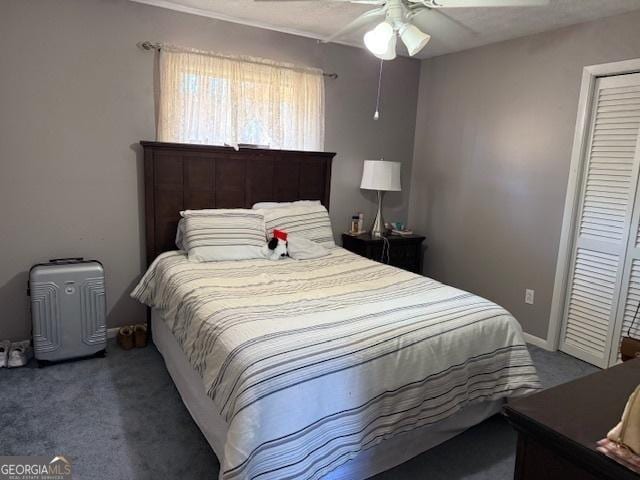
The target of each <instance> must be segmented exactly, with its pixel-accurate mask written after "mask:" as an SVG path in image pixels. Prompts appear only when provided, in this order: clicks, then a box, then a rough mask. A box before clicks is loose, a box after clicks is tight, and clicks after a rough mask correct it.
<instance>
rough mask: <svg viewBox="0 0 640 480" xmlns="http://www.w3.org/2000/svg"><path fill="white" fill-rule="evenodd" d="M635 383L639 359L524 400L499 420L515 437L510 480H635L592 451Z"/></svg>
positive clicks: (616, 419)
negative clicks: (506, 423)
mask: <svg viewBox="0 0 640 480" xmlns="http://www.w3.org/2000/svg"><path fill="white" fill-rule="evenodd" d="M639 383H640V359H637V360H631V361H629V362H626V363H624V364H622V365H617V366H615V367H612V368H609V369H608V370H603V371H601V372H597V373H594V374H592V375H588V376H586V377H583V378H581V379H578V380H575V381H573V382H569V383H565V384H564V385H559V386H557V387H554V388H550V389H548V390H544V391H542V392H539V393H536V394H533V395H531V396H528V397H525V398H519V399H515V400H510V401H509V404H508V405H507V406H506V407H505V409H504V410H505V415H506V416H507V418H508V419H509V422H510V423H511V424H512V425H513V426H514V427H515V429H516V430H517V431H518V449H517V454H516V469H515V475H514V478H515V479H516V480H560V479H562V480H596V479H598V480H613V479H616V480H632V479H633V480H638V479H640V475H638V474H636V473H634V472H632V471H631V470H629V469H627V468H625V467H623V466H622V465H620V464H618V463H616V462H615V461H614V460H611V459H610V458H607V457H606V456H605V455H603V454H601V453H600V452H598V451H597V450H596V442H597V441H598V440H601V439H602V438H604V437H605V436H606V434H607V432H608V431H609V430H610V429H611V428H613V427H614V426H615V425H616V424H617V423H618V422H619V421H620V417H621V416H622V411H623V410H624V406H625V404H626V402H627V400H628V398H629V395H631V392H633V390H634V388H635V387H636V386H637V385H638V384H639Z"/></svg>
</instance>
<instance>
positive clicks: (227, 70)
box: [158, 48, 324, 150]
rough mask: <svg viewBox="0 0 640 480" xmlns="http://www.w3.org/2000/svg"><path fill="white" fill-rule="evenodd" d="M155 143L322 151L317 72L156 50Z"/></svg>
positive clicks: (321, 105)
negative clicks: (156, 125) (158, 81)
mask: <svg viewBox="0 0 640 480" xmlns="http://www.w3.org/2000/svg"><path fill="white" fill-rule="evenodd" d="M158 140H160V141H164V142H181V143H204V144H210V145H224V144H228V145H234V146H236V145H238V144H242V143H247V144H255V145H264V146H268V147H270V148H277V149H289V150H323V148H324V80H323V76H322V72H321V71H320V70H315V69H309V68H298V67H294V66H291V65H283V64H276V63H273V62H269V61H266V60H258V59H251V58H229V57H224V56H218V55H213V54H207V53H201V52H191V51H178V50H173V49H167V48H163V49H162V51H161V53H160V110H159V117H158Z"/></svg>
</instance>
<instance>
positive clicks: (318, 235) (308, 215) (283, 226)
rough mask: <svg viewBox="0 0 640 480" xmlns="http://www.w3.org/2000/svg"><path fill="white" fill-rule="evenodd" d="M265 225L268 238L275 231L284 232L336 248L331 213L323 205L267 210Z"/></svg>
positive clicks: (292, 206) (264, 210)
mask: <svg viewBox="0 0 640 480" xmlns="http://www.w3.org/2000/svg"><path fill="white" fill-rule="evenodd" d="M255 211H261V212H263V213H264V223H265V227H266V233H267V238H271V237H272V236H273V229H274V228H277V229H278V230H284V231H285V232H287V234H290V235H291V234H293V235H299V236H301V237H304V238H307V239H309V240H312V241H314V242H316V243H319V244H320V245H322V246H323V247H326V248H332V247H335V245H336V244H335V242H334V241H333V232H332V230H331V220H330V219H329V212H327V209H326V208H324V207H323V206H322V205H291V206H288V207H277V208H265V209H263V210H255Z"/></svg>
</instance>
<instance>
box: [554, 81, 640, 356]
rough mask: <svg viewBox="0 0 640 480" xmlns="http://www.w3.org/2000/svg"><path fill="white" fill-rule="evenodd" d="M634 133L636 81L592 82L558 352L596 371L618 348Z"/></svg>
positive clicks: (638, 98)
mask: <svg viewBox="0 0 640 480" xmlns="http://www.w3.org/2000/svg"><path fill="white" fill-rule="evenodd" d="M639 131H640V74H633V75H621V76H617V77H607V78H601V79H598V81H597V82H596V86H595V91H594V95H593V103H592V110H591V127H590V137H589V142H588V144H587V145H588V148H587V149H586V151H585V153H584V154H585V156H586V158H585V162H583V165H584V176H583V182H582V194H581V204H580V208H579V213H578V217H577V220H576V222H577V224H576V229H575V232H576V233H575V235H576V238H575V241H574V249H573V258H572V263H571V269H570V276H569V286H568V287H569V288H568V289H567V299H566V305H565V310H564V311H565V319H564V324H563V330H562V335H561V339H560V349H561V350H563V351H565V352H567V353H569V354H571V355H573V356H575V357H578V358H581V359H583V360H585V361H587V362H590V363H592V364H594V365H597V366H600V367H606V366H608V365H609V360H610V357H611V352H612V350H615V347H617V338H616V339H615V340H614V337H615V335H616V318H617V313H618V303H619V300H620V292H621V290H622V289H621V285H622V281H623V273H625V272H624V266H625V258H626V252H627V245H628V243H629V235H630V232H633V237H634V238H635V237H636V232H637V225H636V228H635V229H632V228H631V223H632V217H633V218H636V217H637V216H638V212H636V215H633V210H634V208H633V206H634V202H635V197H636V188H637V185H638V165H639V158H638V152H637V150H638V148H637V147H638V133H639ZM636 210H637V209H636ZM634 245H635V244H634ZM638 258H639V259H640V256H639V257H638ZM638 267H639V268H640V263H639V264H638ZM639 272H640V270H639ZM639 293H640V290H639ZM612 345H615V347H614V348H612Z"/></svg>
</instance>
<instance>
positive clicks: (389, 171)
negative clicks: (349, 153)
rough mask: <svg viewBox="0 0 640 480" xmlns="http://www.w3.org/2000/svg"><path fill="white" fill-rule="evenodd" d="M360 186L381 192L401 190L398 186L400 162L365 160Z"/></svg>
mask: <svg viewBox="0 0 640 480" xmlns="http://www.w3.org/2000/svg"><path fill="white" fill-rule="evenodd" d="M360 188H363V189H365V190H380V191H383V192H399V191H400V190H402V188H401V186H400V162H386V161H384V160H365V161H364V168H363V170H362V182H361V183H360Z"/></svg>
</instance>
